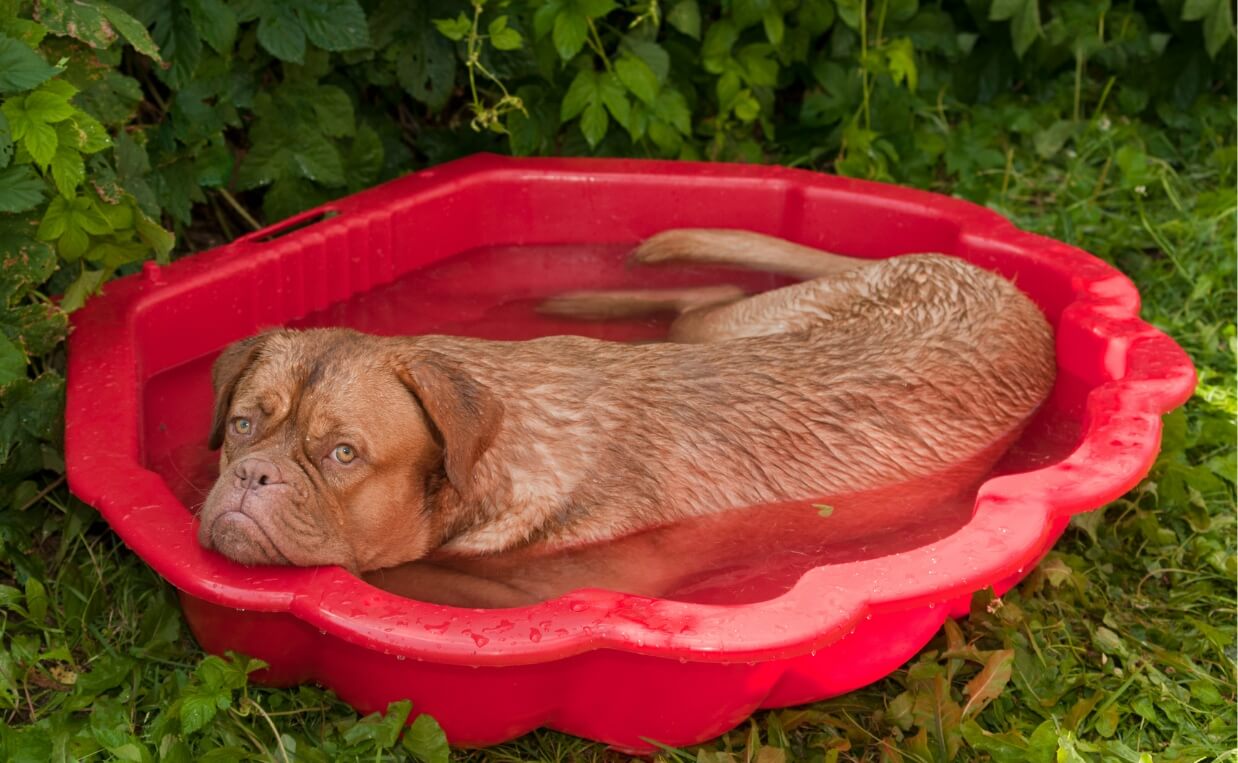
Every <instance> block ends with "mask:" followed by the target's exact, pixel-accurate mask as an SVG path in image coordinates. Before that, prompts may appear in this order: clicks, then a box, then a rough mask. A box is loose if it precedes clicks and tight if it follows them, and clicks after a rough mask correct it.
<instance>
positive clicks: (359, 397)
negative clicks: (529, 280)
mask: <svg viewBox="0 0 1238 763" xmlns="http://www.w3.org/2000/svg"><path fill="white" fill-rule="evenodd" d="M394 342H395V340H384V339H380V338H377V337H370V336H366V335H362V334H357V333H355V332H351V331H344V330H335V329H327V330H318V331H305V332H292V331H279V332H271V333H267V334H262V335H259V336H258V337H254V338H251V339H248V340H245V341H243V342H240V343H237V344H235V345H233V346H232V347H230V348H228V350H226V351H225V352H224V354H223V355H222V356H221V357H220V359H219V361H217V363H216V366H215V369H214V373H213V381H214V383H215V387H216V397H217V399H216V411H215V424H214V430H213V432H212V435H211V444H212V446H213V447H222V451H221V455H220V476H219V479H218V481H217V482H216V483H215V486H214V487H213V488H212V489H211V492H210V494H209V495H208V496H207V499H206V503H205V505H204V506H203V508H202V512H201V515H200V517H199V519H200V523H201V524H200V528H199V534H198V537H199V540H200V542H201V543H202V545H203V546H205V547H207V548H212V549H215V550H217V551H219V552H220V553H222V554H224V555H225V556H228V557H230V558H232V559H234V560H236V561H239V562H242V563H245V564H293V565H318V564H338V565H342V566H344V567H347V568H348V569H350V570H352V571H354V572H360V571H365V570H372V569H377V568H381V567H387V566H391V565H394V564H400V563H402V562H405V561H410V560H412V559H416V558H419V557H421V556H423V555H425V554H426V553H427V552H428V551H429V550H430V549H431V548H432V547H433V546H434V545H435V544H436V543H437V542H438V541H439V540H440V538H438V537H437V535H436V534H437V528H436V526H435V525H434V521H433V518H432V512H431V511H430V510H429V509H430V508H432V507H431V506H430V505H429V504H431V503H433V502H434V498H435V495H434V494H435V493H436V491H439V490H440V489H441V487H440V486H441V485H442V484H443V483H444V482H445V481H446V469H447V466H448V465H447V463H446V460H445V455H446V454H445V448H444V439H443V433H442V432H441V431H440V430H439V427H438V426H437V425H436V423H435V421H434V419H433V417H432V416H431V415H430V414H428V413H427V410H426V407H425V406H424V405H423V403H422V398H425V397H427V396H428V397H433V396H435V395H436V394H437V395H442V396H444V397H447V398H450V397H451V394H452V392H451V390H452V385H451V384H450V383H445V384H444V385H441V386H443V387H444V389H440V390H437V391H436V390H435V389H431V387H433V386H434V385H433V383H432V382H434V381H435V380H436V379H437V378H438V377H435V376H434V369H431V370H430V371H426V370H425V369H426V367H427V366H426V364H425V363H421V364H417V363H414V364H413V365H414V366H418V365H420V367H421V369H422V373H421V376H420V377H419V376H418V373H416V372H414V373H411V374H410V373H409V369H408V367H407V366H408V363H407V362H406V361H405V360H403V359H402V358H401V357H400V356H399V352H398V347H397V346H396V345H395V344H393V343H394ZM427 373H428V374H429V375H430V377H431V378H430V383H429V384H425V385H419V381H418V380H419V378H420V380H421V381H425V378H424V377H425V376H426V374H427ZM444 390H446V391H444ZM419 394H420V395H421V397H419Z"/></svg>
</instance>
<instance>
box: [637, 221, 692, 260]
mask: <svg viewBox="0 0 1238 763" xmlns="http://www.w3.org/2000/svg"><path fill="white" fill-rule="evenodd" d="M701 238H702V235H701V232H700V231H696V230H691V229H682V230H668V231H663V232H661V233H656V234H654V235H652V236H650V237H649V238H647V239H645V240H644V241H642V242H641V243H640V244H639V245H638V246H637V247H636V248H635V249H633V250H632V251H631V252H629V253H628V267H633V266H637V265H657V264H660V263H663V262H674V261H676V260H690V259H692V255H693V252H694V251H696V250H699V249H700V247H701V240H700V239H701Z"/></svg>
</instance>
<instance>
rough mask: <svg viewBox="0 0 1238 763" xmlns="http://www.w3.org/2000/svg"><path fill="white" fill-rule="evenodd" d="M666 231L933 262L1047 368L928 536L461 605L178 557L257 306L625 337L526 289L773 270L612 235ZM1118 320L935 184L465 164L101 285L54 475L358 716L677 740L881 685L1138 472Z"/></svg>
mask: <svg viewBox="0 0 1238 763" xmlns="http://www.w3.org/2000/svg"><path fill="white" fill-rule="evenodd" d="M323 212H327V213H328V215H324V214H323ZM307 222H309V223H310V224H308V225H304V226H303V227H299V228H298V227H297V226H298V224H304V223H307ZM675 227H727V228H743V229H749V230H755V231H759V232H763V233H769V234H774V235H778V236H782V237H785V238H788V239H791V240H793V241H798V242H800V243H804V244H808V245H811V246H816V247H820V248H822V249H826V250H829V251H834V252H838V253H841V254H849V255H853V256H863V257H888V256H892V255H896V254H900V253H906V252H923V251H937V252H946V253H951V254H955V255H958V256H960V257H963V258H965V259H968V260H970V261H972V262H975V263H977V264H979V265H981V266H983V267H987V268H990V269H993V270H995V271H997V272H1000V273H1002V274H1003V275H1005V276H1007V277H1009V278H1011V279H1013V280H1014V281H1015V283H1017V284H1018V286H1019V287H1020V288H1022V289H1023V290H1025V291H1026V292H1027V293H1028V294H1029V295H1030V296H1031V297H1032V298H1033V299H1034V300H1036V302H1037V303H1038V304H1039V305H1040V306H1041V307H1042V308H1043V309H1044V311H1045V313H1046V314H1047V315H1048V316H1049V318H1050V320H1051V321H1052V322H1053V324H1054V326H1055V328H1056V331H1057V351H1058V364H1059V380H1058V385H1057V387H1056V389H1055V391H1054V394H1053V396H1052V398H1051V399H1050V400H1049V402H1048V403H1047V404H1046V405H1045V407H1044V408H1043V409H1042V411H1041V412H1040V413H1039V414H1038V416H1037V419H1036V420H1035V421H1034V422H1033V423H1032V424H1031V426H1030V427H1029V428H1028V430H1027V431H1026V432H1025V434H1024V435H1023V437H1022V438H1021V440H1020V441H1019V442H1018V443H1017V444H1016V445H1015V446H1014V448H1013V449H1012V450H1011V451H1010V452H1009V453H1008V454H1007V456H1006V457H1005V458H1004V459H1003V461H1002V463H1001V464H999V466H998V467H997V470H996V471H995V473H994V475H992V476H991V477H990V478H989V479H988V480H987V481H986V482H984V484H983V485H981V486H980V487H979V488H978V489H976V490H973V491H971V492H968V493H966V494H965V497H966V500H965V502H964V503H962V504H960V505H956V506H953V507H946V508H944V509H943V510H942V512H941V513H939V514H935V515H933V516H934V517H936V519H934V521H933V523H932V524H933V527H929V528H927V529H925V528H921V531H920V532H919V534H916V533H912V534H906V533H904V534H902V535H901V536H900V538H901V542H899V543H890V544H886V545H882V543H881V542H880V541H876V542H875V545H874V546H873V547H871V548H867V549H866V551H865V552H864V553H836V552H837V551H838V549H834V552H835V553H833V554H832V555H831V554H826V553H822V554H821V555H819V556H813V557H809V558H810V559H811V560H812V563H811V564H809V565H807V566H804V565H801V566H800V567H788V566H785V565H784V566H783V567H781V568H779V569H778V570H777V571H774V572H770V573H769V574H762V572H761V570H759V569H757V570H755V572H754V570H753V569H748V571H747V574H745V575H741V576H740V577H739V578H737V579H739V580H741V583H735V584H734V585H732V584H729V583H727V582H726V581H725V580H724V581H723V582H721V583H719V584H718V585H716V586H714V587H713V588H709V586H706V587H705V589H701V588H699V587H698V589H696V590H695V592H690V591H685V592H683V593H682V595H675V596H669V597H667V598H659V599H654V598H648V597H643V596H634V595H626V594H621V593H616V592H612V591H606V590H598V589H591V590H580V591H575V592H573V593H570V594H567V595H565V596H562V597H559V598H557V599H553V600H551V601H547V602H544V603H541V604H537V605H534V606H529V607H523V608H518V609H498V610H484V609H461V608H452V607H445V606H438V605H431V604H426V603H422V602H418V601H413V600H409V599H406V598H402V597H400V596H396V595H394V594H391V593H387V592H385V591H382V590H379V589H377V588H374V587H372V586H370V585H367V584H366V583H364V582H362V581H360V580H358V579H356V578H354V577H352V576H350V575H349V574H348V573H346V572H344V571H343V570H341V569H339V568H313V569H291V568H276V567H258V568H245V567H242V566H239V565H237V564H234V563H232V562H230V561H228V560H226V559H224V558H223V557H221V556H218V555H217V554H214V553H212V552H208V551H205V550H203V549H202V548H200V547H199V545H198V543H197V541H196V537H195V531H196V526H195V522H196V520H195V519H194V517H193V514H192V513H191V511H190V509H191V508H192V504H193V503H194V502H195V501H196V500H198V498H197V496H200V495H201V490H202V489H203V488H204V487H206V486H208V485H209V481H210V478H211V468H212V464H213V461H214V458H215V456H214V454H212V453H209V452H208V451H207V450H206V444H205V442H206V433H207V428H208V426H209V423H210V416H211V410H210V405H209V400H210V385H209V378H208V374H207V371H208V369H209V363H210V361H211V360H212V359H213V357H214V356H215V355H216V354H217V353H218V352H219V351H220V350H221V349H222V348H223V347H224V346H225V345H226V344H228V343H229V342H231V341H233V340H236V339H239V338H241V337H244V336H246V335H249V334H251V333H253V332H255V331H257V330H259V329H261V328H264V327H268V326H271V325H277V324H289V325H325V324H344V325H353V326H356V327H358V328H361V329H366V330H371V331H377V332H389V333H394V332H399V333H423V332H429V331H435V332H439V333H473V334H476V335H479V336H488V337H492V338H521V337H531V336H536V335H539V334H548V333H563V332H569V331H570V332H574V333H584V332H587V333H590V334H592V335H594V336H602V337H611V338H623V339H630V338H631V339H634V338H650V337H653V336H656V335H657V332H658V331H659V330H660V329H661V327H662V326H661V325H660V324H658V323H657V322H652V323H641V324H631V323H629V324H614V325H612V324H592V325H582V324H570V323H567V322H563V321H556V320H552V319H549V318H546V317H543V316H538V315H536V314H535V313H534V312H533V310H532V307H533V305H534V304H535V303H536V301H537V299H539V298H541V297H543V296H547V295H550V294H554V293H557V292H561V291H564V290H567V289H573V288H594V287H613V286H621V285H626V284H632V283H636V282H638V281H639V282H641V283H654V284H672V283H694V282H718V281H720V280H728V281H737V280H738V281H740V282H743V283H746V284H747V285H748V286H749V287H750V288H769V287H772V286H774V285H777V283H778V282H777V281H776V279H773V278H772V277H769V276H755V275H751V274H748V275H743V276H735V275H733V274H731V275H728V276H725V278H724V277H722V276H719V275H718V274H717V273H711V272H705V271H674V270H671V269H668V270H657V271H649V272H640V271H629V270H625V269H624V268H623V267H622V265H621V257H622V252H623V250H624V249H625V248H626V247H627V246H629V245H631V244H632V243H633V242H636V241H638V240H639V239H641V238H643V237H645V236H648V235H650V234H652V233H655V232H657V231H660V230H664V229H667V228H675ZM1138 310H1139V296H1138V293H1137V292H1136V290H1135V288H1134V286H1133V285H1132V284H1131V283H1130V282H1129V281H1128V280H1127V279H1126V278H1125V277H1124V276H1122V275H1121V274H1120V273H1118V272H1117V271H1116V270H1114V269H1113V268H1111V267H1109V266H1108V265H1106V264H1104V263H1103V262H1101V261H1099V260H1097V259H1096V258H1094V257H1092V256H1090V255H1088V254H1086V253H1084V252H1082V251H1080V250H1078V249H1075V248H1073V247H1069V246H1066V245H1064V244H1061V243H1058V242H1056V241H1052V240H1049V239H1045V238H1041V237H1038V236H1034V235H1031V234H1028V233H1024V232H1022V231H1019V230H1018V229H1016V228H1014V227H1013V226H1012V225H1011V224H1010V223H1009V222H1007V221H1006V220H1004V219H1003V218H1001V217H999V216H998V215H996V214H993V213H992V212H989V211H987V210H984V209H981V208H979V207H976V206H974V205H972V204H969V203H966V202H963V201H958V200H955V199H950V198H946V197H942V196H938V195H934V194H929V193H924V192H919V191H913V190H908V189H903V188H896V187H891V186H886V185H880V184H875V183H868V182H861V181H857V180H849V179H844V178H837V177H830V176H824V175H819V174H814V173H809V172H803V171H796V170H786V169H781V168H772V167H755V166H731V165H702V164H690V163H668V162H645V161H626V160H624V161H607V160H551V159H545V160H513V159H504V158H500V157H494V156H478V157H473V158H470V159H467V160H463V161H459V162H454V163H451V164H447V165H443V166H440V167H437V168H435V169H433V170H427V171H425V172H421V173H418V174H415V175H410V176H408V177H405V178H402V179H400V180H398V181H395V182H392V183H389V184H387V185H384V186H381V187H379V188H375V189H372V190H370V191H366V192H364V193H361V194H358V195H356V196H352V197H349V198H347V199H342V200H340V201H337V202H333V203H331V204H328V205H326V206H325V207H323V208H321V209H319V210H315V211H311V212H307V213H305V214H303V215H300V216H298V217H296V218H293V219H292V220H289V221H286V222H285V223H281V224H280V225H277V226H274V228H272V229H268V230H266V231H260V232H258V233H255V234H251V235H249V236H246V237H244V238H241V239H239V240H237V241H236V242H234V243H232V244H229V245H228V246H225V247H221V248H219V249H216V250H213V251H210V252H206V253H204V254H201V255H197V256H194V257H190V258H187V259H184V260H181V261H179V262H176V263H174V264H172V265H171V266H168V267H164V268H160V267H156V266H154V265H149V266H148V267H147V269H146V270H145V271H144V272H143V273H142V274H140V275H137V276H133V277H129V278H126V279H122V280H120V281H117V282H115V283H112V284H109V285H108V287H107V291H106V294H104V295H103V296H101V297H98V298H95V299H93V300H91V301H90V303H89V304H88V305H87V306H86V307H85V308H84V309H83V310H81V311H79V312H78V313H77V314H75V315H74V332H73V334H72V337H71V339H70V355H69V390H68V411H67V423H66V457H67V463H68V471H69V481H70V484H71V486H72V487H73V489H74V491H75V492H76V493H77V494H78V495H79V496H81V497H82V499H83V500H85V501H87V502H89V503H90V504H92V505H93V506H95V507H97V508H98V510H99V511H100V513H101V514H102V515H103V516H104V517H105V518H106V520H107V521H108V522H109V523H110V524H111V526H112V527H113V528H114V529H115V531H116V532H117V533H118V534H119V535H120V536H121V537H122V538H123V539H124V541H125V542H126V543H127V544H128V545H129V546H130V547H131V548H132V549H133V550H134V551H135V552H137V554H138V555H139V556H141V557H142V558H143V559H144V560H145V561H146V562H147V563H149V564H150V565H151V566H152V567H153V568H154V569H155V570H157V571H158V572H159V573H160V574H161V575H162V576H163V577H165V578H166V579H167V580H168V581H169V582H171V583H172V584H173V585H174V586H176V587H177V588H178V589H179V590H180V592H181V600H182V603H183V605H184V609H185V614H186V617H187V619H188V620H189V624H190V627H191V628H192V629H193V632H194V634H195V635H196V636H197V638H198V640H199V641H200V642H201V644H202V645H203V647H204V648H206V649H207V650H209V651H212V652H222V651H224V650H227V649H234V650H237V651H240V652H244V653H247V654H250V655H253V656H256V657H260V658H262V659H264V660H266V661H267V662H268V663H269V664H270V669H269V670H267V671H265V672H264V673H263V674H262V675H261V676H260V680H262V681H264V682H267V683H271V684H282V685H287V684H295V683H297V682H302V681H317V682H319V683H321V684H323V685H324V686H327V687H330V688H331V689H333V690H335V692H336V693H337V694H339V696H340V697H342V698H343V699H344V700H346V701H348V702H349V703H351V704H353V705H354V706H355V707H357V708H358V709H359V710H361V711H364V712H369V711H373V710H382V709H384V708H385V707H386V705H387V704H388V703H389V702H391V701H393V700H397V699H404V698H409V699H411V700H412V701H413V705H414V708H415V711H417V712H426V713H430V714H432V715H434V717H435V718H437V719H438V721H439V722H440V723H441V724H442V726H443V728H444V729H445V730H446V731H447V734H448V737H449V738H450V739H451V741H452V742H453V743H456V744H466V745H483V744H491V743H495V742H500V741H503V740H506V739H510V738H512V737H515V736H518V735H520V734H523V733H525V732H527V731H529V730H531V729H534V728H537V727H539V726H549V727H552V728H556V729H560V730H562V731H566V732H569V733H572V734H577V735H580V736H584V737H589V738H592V739H596V740H600V741H603V742H607V743H610V744H614V745H616V746H619V747H621V748H624V749H629V750H648V749H651V745H650V743H649V741H647V740H657V741H658V742H661V743H664V744H671V745H682V744H690V743H693V742H698V741H702V740H705V739H708V738H710V737H713V736H716V735H717V734H720V733H722V732H724V731H726V730H728V729H730V728H731V727H733V726H735V725H736V724H737V723H739V722H740V721H742V720H743V719H744V718H745V717H746V716H747V715H748V714H749V713H751V712H753V711H754V710H756V709H758V708H763V707H779V706H786V705H793V704H798V703H803V702H808V701H813V700H817V699H821V698H824V697H828V696H832V695H836V694H840V693H843V692H847V691H850V690H852V689H855V688H857V687H860V686H862V685H864V684H867V683H870V682H872V681H874V680H877V679H879V678H881V677H882V676H884V675H885V674H887V673H888V672H890V671H891V670H893V669H894V668H896V667H897V666H899V665H900V664H902V663H903V662H904V661H906V660H907V659H908V658H909V657H911V656H912V655H914V654H915V653H916V651H918V650H919V649H920V648H921V647H923V645H924V644H925V643H926V642H927V641H928V640H929V639H930V638H931V637H932V635H933V634H934V633H935V632H936V631H937V629H938V628H939V627H940V626H941V624H942V621H943V620H944V618H945V617H947V616H949V615H956V616H957V615H961V614H964V613H965V612H966V611H967V606H968V602H969V600H970V597H971V595H972V593H973V592H975V591H977V590H980V589H983V588H985V587H988V586H994V587H996V588H997V590H998V591H999V592H1002V591H1004V590H1006V589H1007V588H1009V587H1010V586H1011V585H1013V584H1014V583H1015V582H1016V581H1017V580H1019V578H1020V577H1021V576H1022V575H1023V574H1024V572H1025V571H1027V570H1029V569H1030V568H1031V566H1032V565H1034V564H1035V563H1036V562H1037V560H1038V559H1039V558H1040V557H1041V556H1042V555H1043V554H1044V553H1045V552H1046V551H1047V550H1048V549H1049V547H1050V546H1051V545H1052V544H1053V542H1054V541H1055V540H1056V539H1057V538H1058V536H1059V535H1060V534H1061V533H1062V531H1063V529H1064V527H1065V525H1066V523H1067V521H1068V519H1069V518H1070V516H1071V515H1072V514H1074V513H1077V512H1080V511H1086V510H1089V509H1093V508H1096V507H1099V506H1101V505H1103V504H1104V503H1106V502H1108V501H1110V500H1113V499H1114V498H1116V497H1118V496H1119V495H1121V494H1122V493H1124V492H1125V491H1127V490H1128V489H1130V488H1131V487H1132V486H1134V485H1135V483H1136V482H1137V481H1138V480H1139V479H1140V478H1141V477H1142V476H1143V474H1144V473H1145V472H1146V471H1147V469H1148V468H1149V466H1150V465H1151V463H1152V460H1153V458H1154V457H1155V454H1156V451H1157V447H1158V445H1159V436H1160V416H1161V414H1163V413H1165V412H1167V411H1169V410H1171V409H1172V408H1174V407H1176V406H1177V405H1179V404H1181V403H1182V402H1183V401H1184V400H1185V399H1186V398H1187V397H1188V396H1189V395H1190V393H1191V390H1192V389H1193V386H1194V383H1195V375H1194V370H1193V368H1192V366H1191V364H1190V362H1189V360H1188V358H1187V357H1186V355H1185V353H1183V351H1182V350H1181V349H1180V348H1179V347H1178V346H1177V345H1176V344H1175V343H1174V342H1172V341H1171V340H1170V339H1168V338H1167V337H1166V336H1164V335H1163V334H1161V333H1160V332H1159V331H1157V330H1156V329H1154V328H1152V327H1151V326H1149V325H1148V324H1146V323H1144V322H1143V321H1141V320H1139V318H1138ZM938 520H940V521H938ZM761 551H762V553H763V554H764V555H765V556H767V557H768V558H770V559H776V558H777V554H776V553H775V552H776V549H763V550H761ZM758 566H759V564H758ZM775 566H777V565H775ZM720 574H721V573H720ZM720 579H721V578H720ZM703 591H704V592H703Z"/></svg>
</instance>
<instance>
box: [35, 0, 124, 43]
mask: <svg viewBox="0 0 1238 763" xmlns="http://www.w3.org/2000/svg"><path fill="white" fill-rule="evenodd" d="M103 5H106V3H98V2H96V3H83V2H76V0H44V2H41V3H40V7H39V22H40V23H42V24H43V25H44V26H46V27H47V29H48V30H49V31H51V33H52V34H55V35H60V36H63V37H72V38H73V39H75V40H81V41H82V42H84V43H86V44H87V45H89V46H90V47H92V48H100V49H101V48H107V47H109V46H110V45H111V44H112V43H114V42H116V39H117V34H116V29H115V28H114V27H113V25H112V24H111V23H110V22H109V21H108V20H107V18H106V17H105V16H104V14H103V8H102V7H101V6H103Z"/></svg>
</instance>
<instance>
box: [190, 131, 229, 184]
mask: <svg viewBox="0 0 1238 763" xmlns="http://www.w3.org/2000/svg"><path fill="white" fill-rule="evenodd" d="M232 165H233V161H232V150H231V149H230V148H229V147H228V144H227V143H225V142H223V141H220V142H218V143H211V144H208V145H207V146H206V148H204V149H202V150H201V151H199V152H198V155H197V156H196V157H194V161H193V169H194V173H195V174H196V175H197V180H198V185H200V186H202V187H204V188H220V187H222V186H225V185H227V184H228V181H229V180H230V179H231V178H232Z"/></svg>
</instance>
